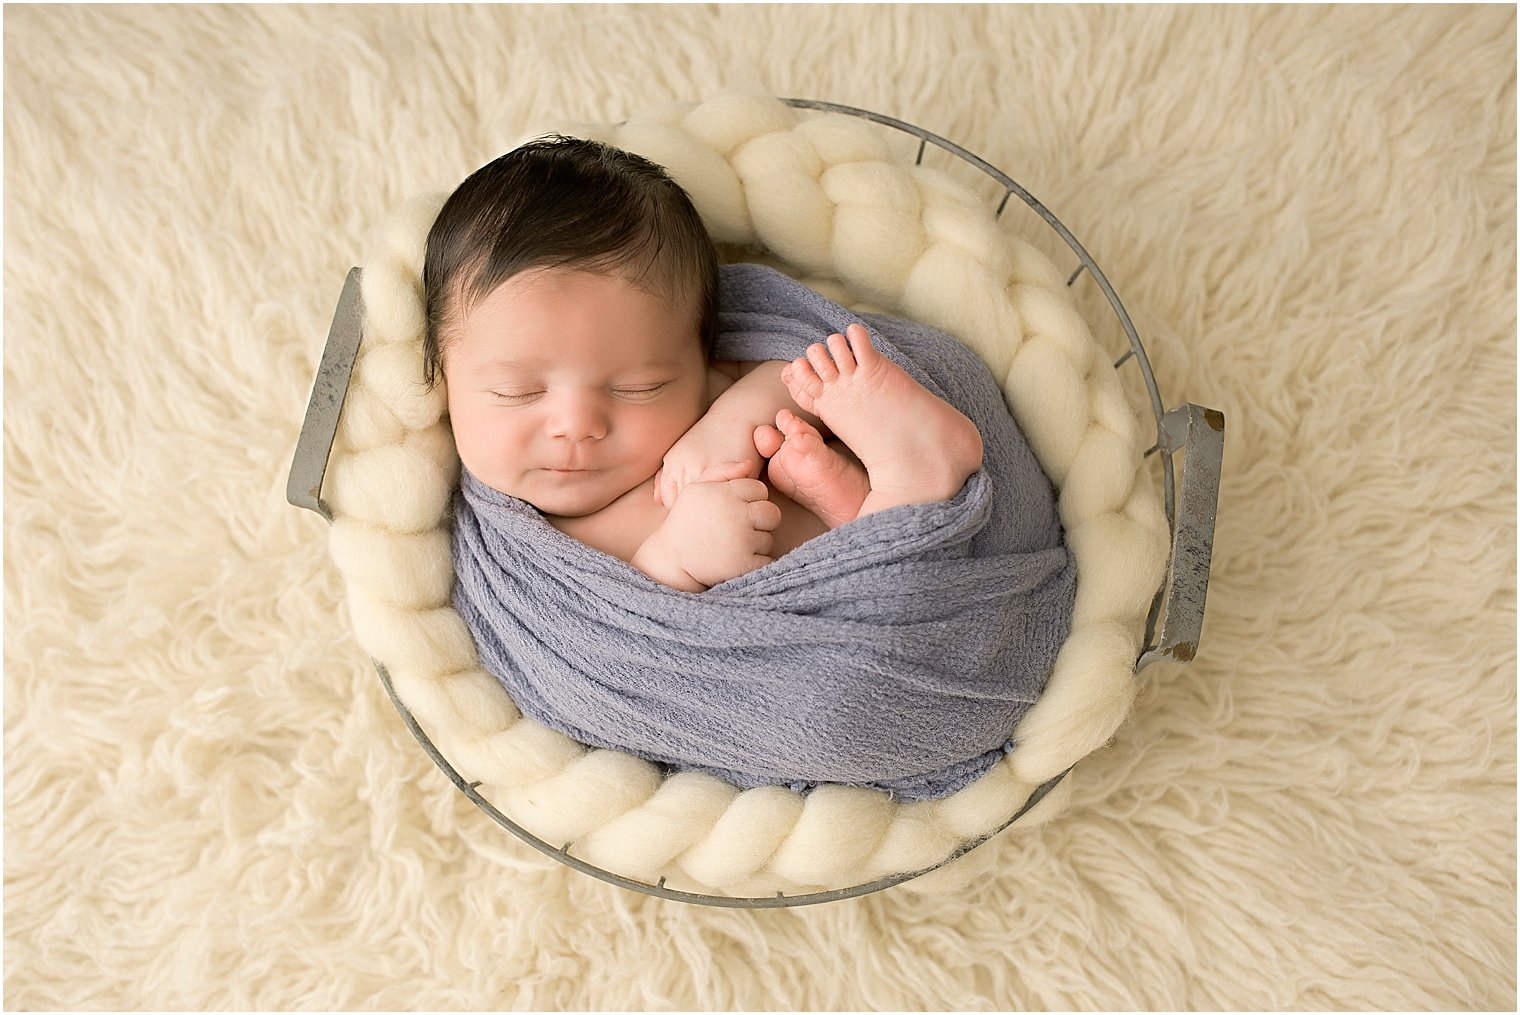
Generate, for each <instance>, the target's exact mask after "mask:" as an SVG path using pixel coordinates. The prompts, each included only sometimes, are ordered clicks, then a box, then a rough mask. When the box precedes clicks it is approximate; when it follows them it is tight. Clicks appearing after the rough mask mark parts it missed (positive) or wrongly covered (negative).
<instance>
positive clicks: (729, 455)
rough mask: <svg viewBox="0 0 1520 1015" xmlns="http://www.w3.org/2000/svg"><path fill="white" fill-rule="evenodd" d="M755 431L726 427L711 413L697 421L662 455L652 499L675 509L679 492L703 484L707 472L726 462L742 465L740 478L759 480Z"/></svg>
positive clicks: (759, 461) (758, 455)
mask: <svg viewBox="0 0 1520 1015" xmlns="http://www.w3.org/2000/svg"><path fill="white" fill-rule="evenodd" d="M754 432H755V428H754V426H752V425H750V426H746V425H745V424H743V423H742V422H741V423H736V424H729V423H728V421H726V420H724V419H723V418H721V417H718V416H714V415H713V414H712V413H709V414H708V415H706V416H703V417H702V418H701V419H699V420H697V422H696V425H694V426H693V427H692V428H691V429H690V430H688V431H686V433H685V434H684V435H683V436H682V437H681V439H680V440H678V441H676V442H675V443H674V444H672V445H671V447H670V450H669V451H667V452H666V453H665V461H664V464H663V466H662V468H661V469H660V471H659V472H657V473H655V477H654V497H655V500H658V501H659V502H660V503H662V504H664V505H665V506H666V507H668V508H674V507H675V505H676V499H677V498H678V497H679V496H680V494H681V491H682V490H685V489H686V488H687V487H688V486H690V485H691V484H692V483H698V482H702V481H703V480H702V477H703V475H704V474H705V473H707V472H708V470H710V469H714V468H716V467H718V466H721V465H725V464H729V463H742V464H743V465H744V467H745V468H744V471H743V472H741V473H739V475H741V476H745V477H748V478H749V479H759V478H760V463H761V461H762V459H761V457H760V452H759V451H757V450H755V439H754Z"/></svg>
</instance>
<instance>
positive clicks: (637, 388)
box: [612, 381, 669, 402]
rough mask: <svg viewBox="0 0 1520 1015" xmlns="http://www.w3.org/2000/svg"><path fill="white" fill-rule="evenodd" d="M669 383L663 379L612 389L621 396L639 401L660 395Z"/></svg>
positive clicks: (632, 400) (628, 399) (631, 400)
mask: <svg viewBox="0 0 1520 1015" xmlns="http://www.w3.org/2000/svg"><path fill="white" fill-rule="evenodd" d="M668 383H669V382H668V381H661V382H660V383H659V384H636V385H631V386H628V387H623V388H613V389H612V391H613V394H615V395H617V396H618V397H619V398H622V399H625V400H627V401H630V402H638V401H642V400H644V399H646V398H653V397H654V396H655V395H658V394H659V393H660V392H661V391H663V390H664V389H665V386H666V384H668Z"/></svg>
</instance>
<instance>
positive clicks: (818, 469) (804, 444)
mask: <svg viewBox="0 0 1520 1015" xmlns="http://www.w3.org/2000/svg"><path fill="white" fill-rule="evenodd" d="M755 450H757V451H759V452H760V454H762V455H764V456H765V457H766V458H769V459H770V465H769V466H768V468H767V472H766V475H767V476H768V477H769V478H770V481H771V485H772V486H774V487H775V488H776V489H778V490H780V491H781V492H782V493H784V494H786V495H787V496H788V497H790V498H791V499H792V500H794V501H796V502H797V503H798V504H801V505H802V506H803V507H805V508H807V509H808V510H809V511H811V512H813V514H815V515H817V516H818V517H819V518H821V519H822V520H823V523H824V524H825V525H827V526H828V527H829V528H831V529H837V528H838V527H839V526H841V525H843V524H844V523H845V522H851V521H854V520H855V516H856V515H858V514H859V513H860V505H861V503H862V502H863V501H864V500H865V499H866V494H868V493H870V492H871V484H870V480H868V479H867V478H866V472H865V470H864V469H862V468H861V467H860V465H859V464H857V463H855V462H852V461H851V460H849V459H848V458H846V457H845V456H844V455H842V454H840V453H839V452H838V451H836V450H834V449H833V448H831V447H829V446H828V444H826V443H825V442H824V439H823V435H822V434H820V433H819V432H818V431H817V430H816V429H814V428H813V426H812V425H811V424H810V423H808V422H807V420H805V419H802V418H801V417H800V416H798V415H797V414H796V413H794V412H792V411H791V410H789V409H782V410H781V411H780V412H778V413H776V425H775V426H768V425H767V426H760V427H756V428H755Z"/></svg>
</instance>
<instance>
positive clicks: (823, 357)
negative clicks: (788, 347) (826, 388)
mask: <svg viewBox="0 0 1520 1015" xmlns="http://www.w3.org/2000/svg"><path fill="white" fill-rule="evenodd" d="M836 338H839V336H838V335H834V336H832V337H830V338H829V345H827V346H826V345H824V344H823V343H822V342H814V343H813V344H812V345H810V346H808V348H807V361H808V362H809V363H810V364H812V367H813V371H814V373H816V374H817V375H818V378H819V380H821V381H822V382H823V383H824V384H827V383H829V382H830V381H832V380H835V379H836V378H838V376H839V367H838V365H837V364H835V362H834V357H833V356H832V355H831V354H830V352H829V346H832V345H833V344H834V339H836ZM841 341H842V339H841Z"/></svg>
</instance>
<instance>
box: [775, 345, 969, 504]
mask: <svg viewBox="0 0 1520 1015" xmlns="http://www.w3.org/2000/svg"><path fill="white" fill-rule="evenodd" d="M846 332H847V333H848V335H849V337H848V338H846V337H845V336H844V335H837V334H836V335H830V336H829V338H828V345H827V346H825V345H824V344H823V343H815V344H813V345H811V346H809V347H808V350H807V356H806V357H799V358H798V359H795V360H793V361H792V362H791V364H789V365H788V366H787V368H786V369H785V370H784V371H782V375H781V376H782V379H783V380H784V381H785V382H786V386H787V390H788V391H790V392H791V395H792V397H793V398H794V399H796V400H797V404H798V405H799V406H801V407H802V408H803V409H805V410H807V411H808V412H811V413H813V414H814V415H815V416H817V417H818V418H819V419H821V420H822V421H823V423H824V425H825V426H827V427H828V428H829V429H830V430H832V431H833V432H834V435H835V436H836V437H838V438H839V439H840V440H842V441H844V443H845V445H846V446H847V447H849V449H850V450H851V451H853V452H854V453H855V455H856V457H857V458H859V459H860V461H861V464H862V465H864V466H865V470H866V473H867V475H868V477H869V480H870V486H871V492H870V493H869V494H868V495H867V496H866V498H865V500H864V501H863V502H862V503H861V506H860V511H859V514H861V515H867V514H871V513H872V512H874V511H884V510H886V509H887V508H889V507H896V506H897V505H899V504H925V503H929V502H931V501H937V500H948V499H949V498H951V497H954V496H955V494H956V493H957V492H958V491H959V490H960V488H961V486H963V485H964V484H965V482H966V480H967V479H968V478H969V477H970V476H971V474H972V473H974V472H975V471H976V470H977V469H979V468H981V465H982V435H981V434H980V433H978V432H977V429H976V424H975V423H972V422H971V420H969V419H967V418H966V417H965V416H964V415H963V414H962V413H961V412H960V411H959V410H957V409H956V408H955V407H954V406H953V405H951V404H950V403H948V402H946V401H944V400H943V399H941V398H939V397H937V396H936V395H934V394H933V393H932V392H930V391H929V390H928V389H927V388H925V387H924V386H923V385H922V384H919V383H918V382H917V381H915V380H914V379H913V378H912V377H910V376H909V375H908V373H907V371H905V370H903V369H902V367H899V366H898V365H897V364H896V363H893V362H892V361H891V360H889V359H887V358H886V357H885V356H883V355H882V354H881V353H880V352H878V351H877V350H876V347H875V346H873V345H872V344H871V337H870V334H869V333H868V332H867V331H866V329H865V327H864V326H862V325H859V324H852V325H850V326H849V328H847V329H846Z"/></svg>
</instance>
